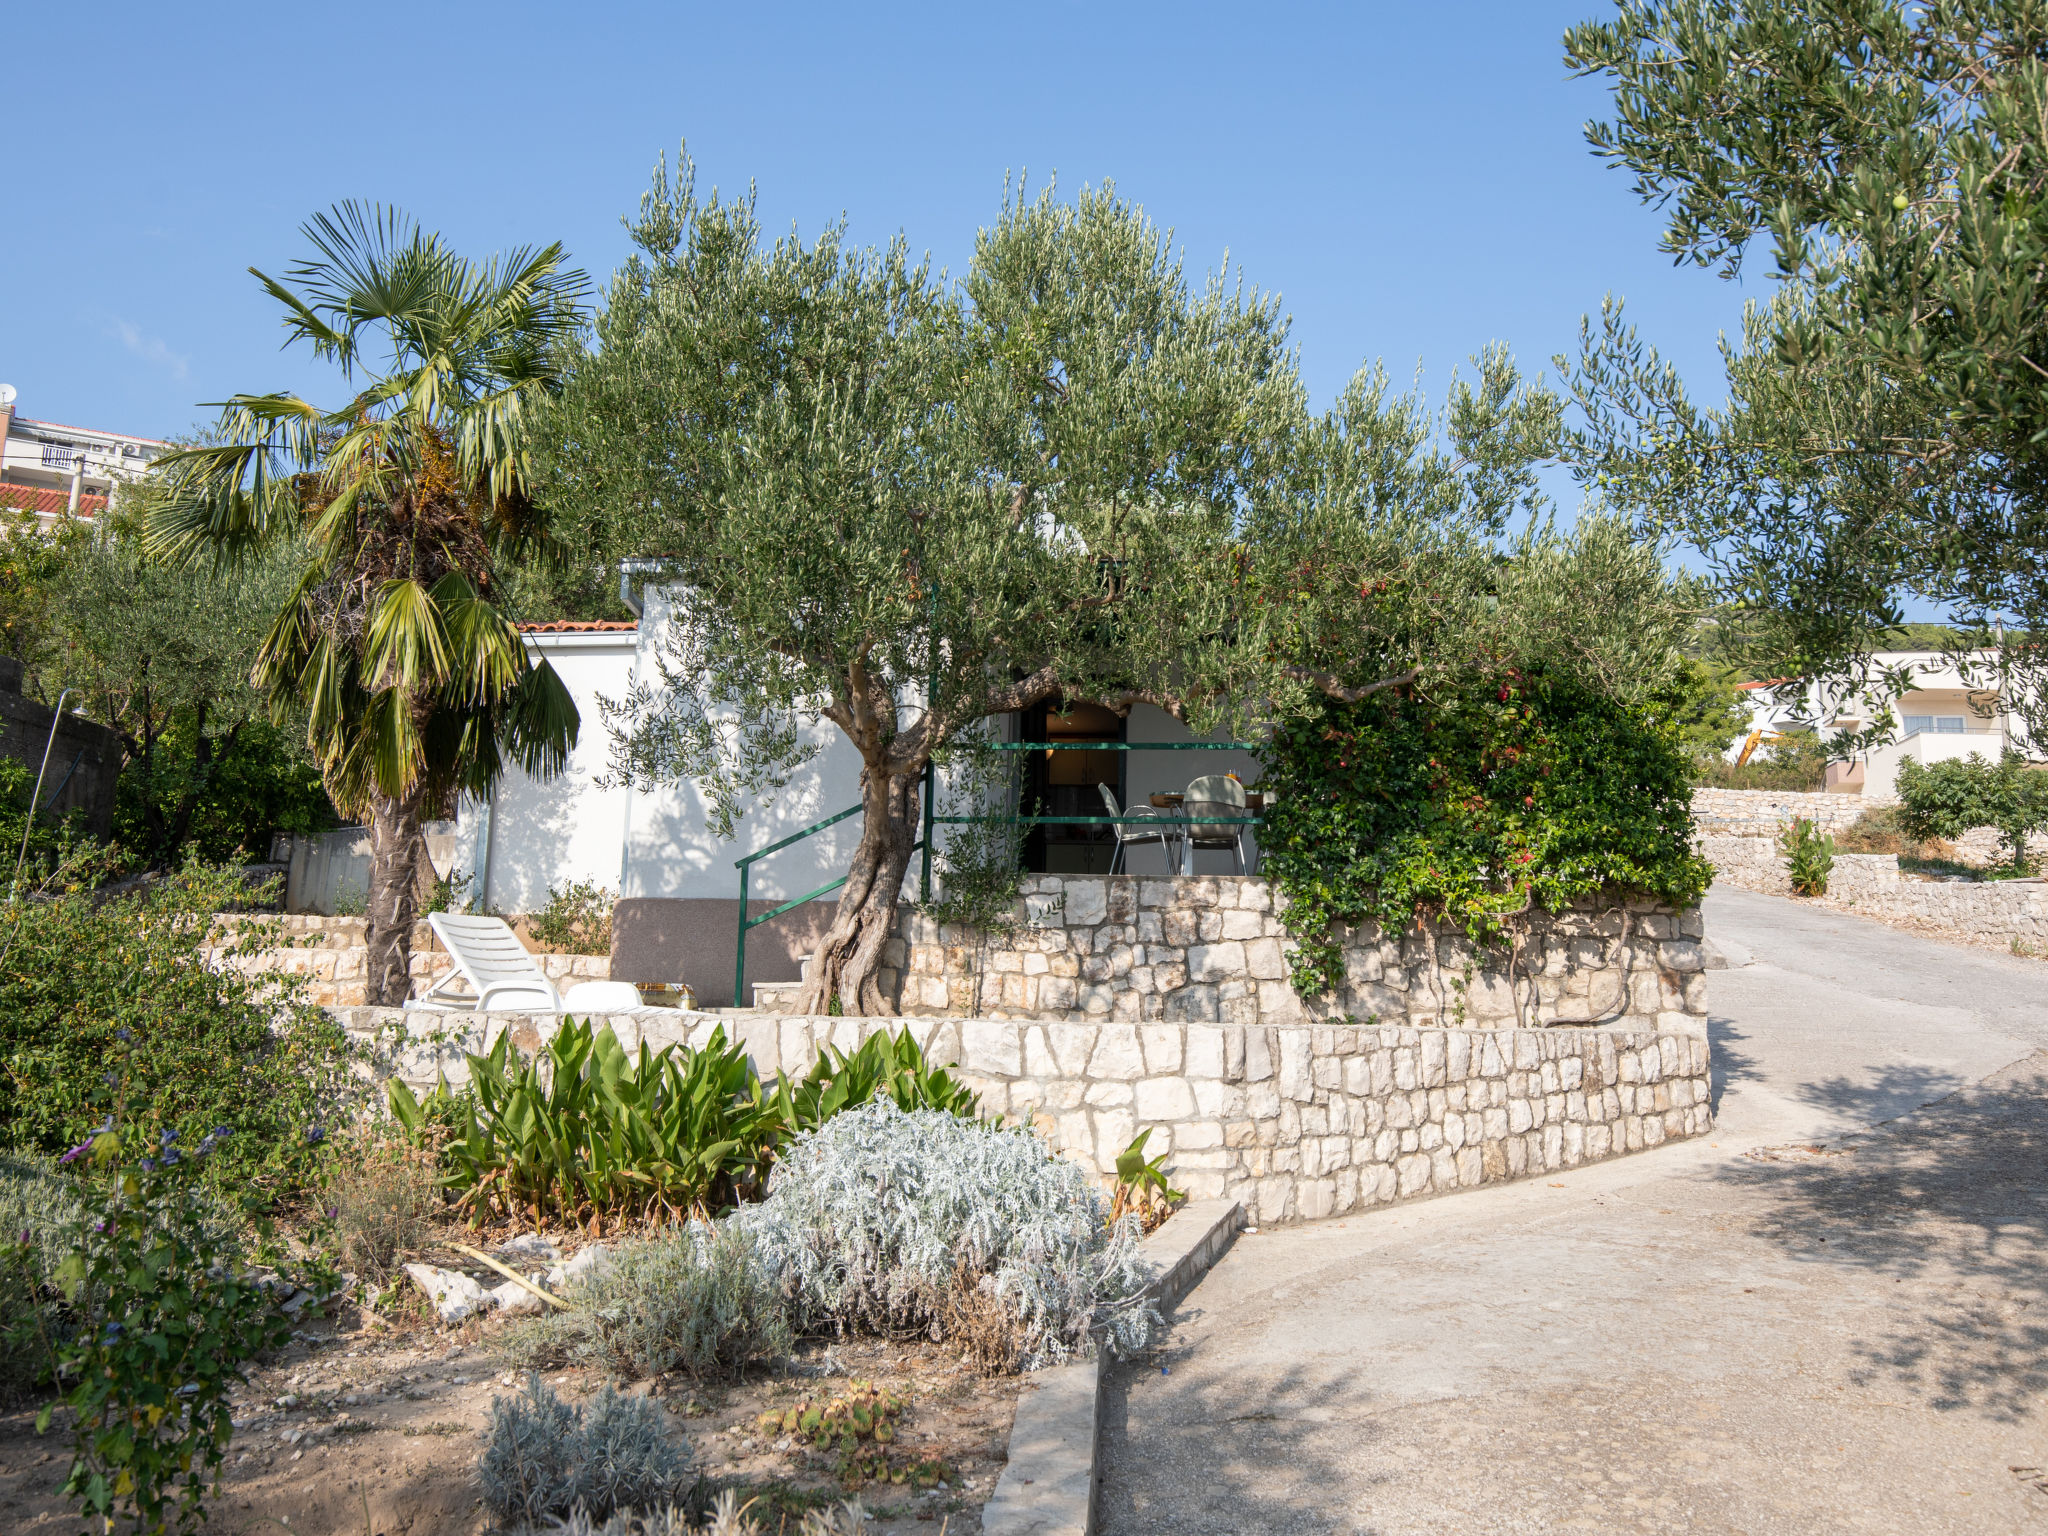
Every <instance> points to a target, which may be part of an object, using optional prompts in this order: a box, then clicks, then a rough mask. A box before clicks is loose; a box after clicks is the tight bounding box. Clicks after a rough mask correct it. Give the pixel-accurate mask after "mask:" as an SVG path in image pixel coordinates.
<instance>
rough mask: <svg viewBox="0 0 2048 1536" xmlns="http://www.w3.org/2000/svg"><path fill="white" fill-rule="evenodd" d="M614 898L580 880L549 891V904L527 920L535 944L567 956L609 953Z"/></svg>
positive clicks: (586, 881) (600, 888)
mask: <svg viewBox="0 0 2048 1536" xmlns="http://www.w3.org/2000/svg"><path fill="white" fill-rule="evenodd" d="M617 899H618V898H617V897H616V896H614V895H613V894H612V893H611V892H610V891H608V890H606V889H605V888H604V887H603V886H601V885H596V884H593V883H592V882H591V881H588V880H579V881H577V882H575V883H574V884H573V885H568V886H564V887H563V888H562V889H561V890H556V889H555V888H554V887H552V886H550V887H549V888H548V904H547V905H546V906H544V907H542V908H541V909H540V910H539V911H538V912H535V913H533V914H532V915H531V916H530V917H528V918H527V920H526V925H527V929H528V931H529V932H530V933H532V935H533V940H534V942H535V943H536V944H543V945H546V946H547V947H548V948H549V949H552V950H559V951H561V952H562V953H564V954H570V955H608V954H610V953H611V952H612V905H613V903H614V902H615V901H617Z"/></svg>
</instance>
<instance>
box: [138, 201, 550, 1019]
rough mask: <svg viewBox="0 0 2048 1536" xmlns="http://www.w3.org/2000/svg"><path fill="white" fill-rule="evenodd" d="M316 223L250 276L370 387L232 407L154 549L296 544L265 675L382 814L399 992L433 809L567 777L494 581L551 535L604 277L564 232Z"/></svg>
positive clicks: (383, 883)
mask: <svg viewBox="0 0 2048 1536" xmlns="http://www.w3.org/2000/svg"><path fill="white" fill-rule="evenodd" d="M304 233H305V235H306V237H307V239H308V240H309V241H310V242H311V243H312V245H313V247H314V251H315V254H314V255H313V256H311V257H310V258H308V259H307V260H304V261H302V262H300V263H298V264H297V265H296V266H294V267H292V268H291V269H289V271H288V273H287V281H286V282H278V281H276V280H275V279H273V278H269V277H266V276H264V274H263V273H261V272H257V271H256V270H255V269H254V268H251V269H250V270H251V272H252V273H254V275H255V276H256V277H257V279H258V280H260V281H261V282H262V284H263V286H264V287H265V289H266V290H268V291H269V293H270V294H271V296H272V297H274V298H275V299H276V300H277V301H278V302H279V303H280V304H281V305H283V306H284V310H285V329H286V332H287V343H286V344H287V345H290V344H291V343H292V342H299V341H307V342H311V343H312V346H313V351H314V355H315V356H317V357H321V358H324V359H327V360H329V361H331V362H334V363H336V364H338V365H339V366H340V369H341V374H342V379H343V381H344V383H345V384H347V385H349V386H350V387H352V388H353V387H355V385H356V382H357V378H358V376H359V375H361V376H362V378H363V379H364V380H365V382H364V384H363V386H362V387H361V388H360V389H358V390H357V392H356V393H355V394H354V395H352V396H351V397H350V398H349V399H348V400H347V401H346V402H345V403H343V404H342V405H341V406H340V407H339V408H338V409H335V410H332V411H328V410H322V409H321V408H320V407H318V406H316V405H313V404H311V403H309V402H307V401H305V400H302V399H300V398H299V397H298V396H296V395H292V394H265V395H236V396H235V397H234V398H232V399H230V400H228V401H227V402H225V404H224V405H223V406H222V407H221V418H220V424H219V428H218V430H217V432H216V434H215V436H216V438H217V439H218V441H214V442H209V443H208V444H206V445H203V446H200V447H195V448H190V449H186V450H183V451H181V452H178V453H173V454H168V455H165V456H164V457H163V458H162V459H160V460H159V461H158V463H159V465H160V472H161V473H162V474H163V475H164V476H165V487H164V489H165V494H164V495H163V496H162V497H161V498H159V499H158V500H157V502H156V505H155V506H154V508H153V509H152V512H151V514H150V518H149V523H148V529H147V544H148V548H149V550H150V551H151V553H152V554H154V555H157V556H159V557H163V558H169V559H176V560H184V561H193V560H201V559H209V558H210V559H212V560H214V561H216V562H225V563H229V564H232V563H236V562H239V561H241V560H243V559H246V558H248V557H249V556H250V555H252V554H254V553H255V552H256V551H258V550H260V549H264V548H274V547H279V546H283V547H286V548H289V549H292V550H294V551H296V564H297V565H298V572H297V579H296V581H295V582H294V583H293V584H292V586H291V588H290V590H289V593H288V595H287V597H286V599H285V602H284V605H283V607H282V608H281V610H280V611H279V612H278V614H277V617H276V618H275V619H274V620H273V621H272V623H271V625H270V628H269V631H268V633H267V634H266V636H265V638H264V641H263V645H262V648H261V650H260V652H259V654H258V658H257V662H256V667H255V672H254V677H253V680H254V682H255V684H256V686H257V687H258V688H260V689H262V690H263V691H264V692H265V693H266V694H267V696H268V698H269V702H270V707H271V710H272V712H273V714H274V715H276V716H277V717H279V718H284V717H286V716H292V715H298V714H301V713H303V716H304V718H305V719H306V721H307V742H308V745H309V746H310V747H311V748H312V751H313V755H314V759H315V761H317V762H318V763H319V765H320V770H321V774H322V776H323V778H324V779H325V781H326V785H327V791H328V794H329V795H330V796H331V797H332V798H333V800H334V803H335V805H336V806H337V807H338V808H339V809H340V810H341V811H342V812H343V814H345V815H354V816H358V817H362V818H364V819H366V820H367V821H368V822H369V824H370V828H371V847H372V855H371V874H370V905H369V977H368V982H367V989H366V990H367V996H368V1000H369V1001H370V1002H371V1003H372V1004H382V1005H386V1006H389V1005H394V1004H397V1003H400V1002H402V1001H403V1000H404V999H405V996H406V994H407V992H408V991H409V990H410V985H411V979H410V974H409V972H410V964H411V956H410V950H411V936H412V925H413V921H414V919H415V917H416V916H417V914H418V910H419V893H420V889H421V886H422V884H423V882H424V880H425V879H426V877H428V876H429V875H430V872H431V871H430V866H428V865H427V864H426V863H425V861H424V859H423V858H422V857H421V854H422V851H423V848H424V839H423V836H422V832H421V822H422V820H424V819H425V818H427V817H430V816H432V815H434V814H436V813H441V814H445V810H446V807H447V806H448V805H449V803H450V802H451V801H452V800H453V799H454V797H455V795H456V794H457V793H458V792H460V791H469V792H470V793H473V794H479V795H481V794H484V793H487V792H488V791H489V789H490V788H491V786H492V784H494V783H495V782H496V780H497V778H498V775H499V773H500V772H501V771H502V769H503V766H504V763H505V760H506V758H507V757H508V756H509V757H510V758H511V759H512V760H514V761H517V762H518V763H519V764H520V765H521V766H522V767H523V768H525V769H526V770H527V771H528V772H531V773H538V774H552V773H557V772H559V771H560V770H561V768H562V765H563V763H564V762H565V761H566V759H567V756H568V751H569V748H570V747H571V746H573V745H574V743H575V740H576V730H577V724H578V722H577V716H576V707H575V705H574V704H573V703H572V702H571V700H570V698H569V695H568V691H567V690H566V689H565V688H564V687H563V686H562V683H561V680H560V679H559V678H558V677H557V676H556V675H555V672H554V669H553V668H552V667H550V666H549V665H548V664H547V662H546V661H545V660H536V659H533V658H531V657H529V656H528V654H527V651H526V647H525V645H524V644H523V643H522V641H521V638H520V635H519V632H518V629H517V627H516V626H515V624H514V623H513V621H512V618H511V616H510V614H508V613H507V611H506V610H505V607H504V605H503V588H502V586H501V583H500V580H499V572H500V568H501V566H502V565H503V564H504V562H506V561H507V560H509V559H511V558H513V557H515V556H516V555H518V554H520V553H522V552H528V551H533V550H536V549H540V548H544V547H545V545H546V537H547V534H546V527H545V520H544V518H543V517H542V515H541V514H540V512H539V510H538V509H537V508H536V507H535V506H534V505H533V503H532V502H531V501H530V500H529V499H528V496H527V487H528V484H529V479H530V474H531V469H530V462H529V436H530V432H529V425H528V424H529V422H530V421H531V419H532V416H533V413H534V409H535V406H536V405H537V404H538V402H539V400H540V398H541V397H543V396H545V395H547V394H551V393H553V392H554V391H555V390H557V389H558V388H559V387H560V383H561V368H562V360H563V358H564V356H565V354H566V353H567V350H568V344H569V343H570V342H571V340H572V339H573V338H574V336H575V335H576V332H577V330H578V328H579V327H580V326H581V324H582V304H583V300H584V297H585V295H586V294H587V292H588V288H589V284H588V281H587V279H586V278H585V277H584V275H583V274H582V273H581V272H578V271H575V270H572V269H569V268H565V267H564V265H563V252H562V247H561V246H560V245H559V244H556V245H550V246H548V247H547V248H546V249H544V250H538V251H536V250H532V249H530V248H526V249H520V250H517V251H514V252H511V253H510V254H508V255H505V256H502V257H493V258H492V259H491V260H489V261H486V262H482V263H476V262H471V261H468V260H466V259H463V258H461V257H458V256H456V255H455V254H454V253H453V252H451V251H450V250H449V249H448V248H447V246H446V245H444V244H443V243H442V241H441V238H440V236H438V235H428V234H425V233H423V232H422V231H421V230H420V229H419V227H418V226H417V225H416V224H414V222H413V221H412V220H411V219H410V218H408V217H406V216H405V215H404V214H402V213H400V212H398V211H397V210H396V209H390V208H384V207H381V206H368V205H364V204H358V203H343V204H339V205H337V206H336V207H335V208H334V209H333V210H332V211H331V212H330V213H326V214H322V215H319V216H318V217H316V218H314V219H313V220H312V221H311V222H310V223H308V224H307V225H306V226H305V227H304ZM379 342H381V343H382V344H383V345H382V346H381V347H379V346H378V343H379Z"/></svg>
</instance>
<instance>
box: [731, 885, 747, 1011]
mask: <svg viewBox="0 0 2048 1536" xmlns="http://www.w3.org/2000/svg"><path fill="white" fill-rule="evenodd" d="M747 874H748V866H747V865H746V864H745V863H742V864H741V865H740V940H739V946H738V948H737V949H735V950H734V951H733V957H732V1005H733V1007H735V1008H744V1007H746V996H747Z"/></svg>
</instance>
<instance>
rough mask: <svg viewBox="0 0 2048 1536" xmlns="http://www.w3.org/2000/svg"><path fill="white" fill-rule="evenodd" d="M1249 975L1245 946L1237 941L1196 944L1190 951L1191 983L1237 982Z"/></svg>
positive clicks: (1189, 971) (1189, 969)
mask: <svg viewBox="0 0 2048 1536" xmlns="http://www.w3.org/2000/svg"><path fill="white" fill-rule="evenodd" d="M1246 974H1247V971H1246V964H1245V952H1244V945H1243V944H1241V943H1238V942H1235V941H1229V942H1222V943H1216V944H1196V945H1192V946H1190V947H1189V949H1188V978H1189V980H1191V981H1227V980H1235V979H1237V978H1240V977H1242V976H1244V975H1246Z"/></svg>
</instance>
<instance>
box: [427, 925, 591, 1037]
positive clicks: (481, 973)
mask: <svg viewBox="0 0 2048 1536" xmlns="http://www.w3.org/2000/svg"><path fill="white" fill-rule="evenodd" d="M427 925H428V926H429V927H430V928H432V929H433V930H434V936H435V937H436V938H438V939H439V940H440V941H441V942H442V944H443V945H445V946H446V947H447V950H448V954H449V958H451V959H452V960H454V962H455V965H454V968H453V969H452V970H450V971H449V972H448V974H447V975H445V976H443V977H442V978H441V979H440V980H439V981H437V982H435V983H434V984H433V986H431V987H429V988H428V989H427V990H426V992H425V994H424V995H422V996H420V997H415V998H412V999H410V1000H409V1001H408V1002H407V1003H406V1005H405V1006H406V1007H408V1008H411V1009H416V1010H422V1011H426V1012H437V1013H448V1012H461V1013H490V1012H492V1011H497V1012H501V1013H560V1012H561V1011H562V996H561V994H560V993H559V992H557V991H556V990H555V984H554V983H553V982H551V981H549V980H548V978H547V973H546V972H545V971H543V970H542V969H541V968H540V960H539V959H538V958H537V957H536V956H534V955H532V954H529V953H528V952H527V948H526V946H525V945H524V944H522V943H520V942H519V935H517V934H516V933H514V932H513V931H512V930H511V928H510V927H508V926H507V925H506V923H505V921H504V919H502V918H496V917H463V916H460V915H458V914H456V913H453V912H430V913H428V914H427ZM464 986H467V988H468V992H469V995H468V996H466V997H465V996H463V995H462V994H461V992H460V991H459V990H458V989H459V988H461V987H464Z"/></svg>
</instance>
